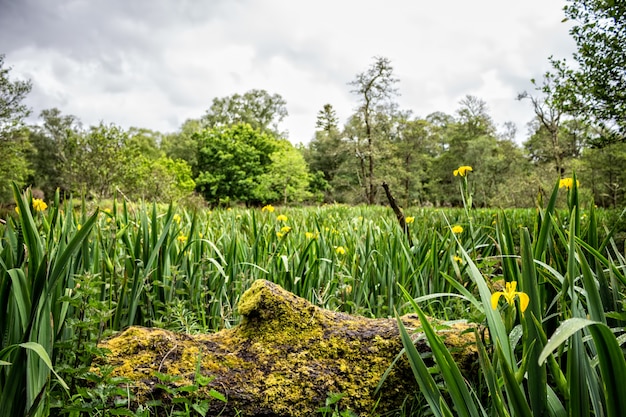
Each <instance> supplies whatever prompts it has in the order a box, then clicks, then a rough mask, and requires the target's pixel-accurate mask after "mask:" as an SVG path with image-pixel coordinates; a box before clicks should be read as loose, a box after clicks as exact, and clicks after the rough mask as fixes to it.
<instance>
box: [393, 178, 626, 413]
mask: <svg viewBox="0 0 626 417" xmlns="http://www.w3.org/2000/svg"><path fill="white" fill-rule="evenodd" d="M572 184H573V185H572V187H571V189H569V190H567V191H566V192H567V205H568V209H567V212H565V214H564V213H563V212H558V211H557V210H556V209H555V203H556V200H557V196H558V193H559V192H561V193H562V192H565V191H564V190H561V191H559V184H556V186H555V188H554V191H553V193H552V196H551V198H550V201H549V202H548V205H547V207H545V208H541V209H539V210H538V211H537V217H536V219H535V222H534V225H533V226H532V229H531V230H532V232H531V230H529V228H521V229H520V231H519V246H518V245H515V244H513V243H512V241H513V236H514V231H513V230H512V228H511V227H510V223H509V222H508V221H507V216H506V215H503V216H498V220H497V222H496V233H495V239H496V241H497V242H498V244H497V248H498V252H499V253H498V255H497V256H498V257H499V258H501V266H502V272H501V276H502V277H503V278H504V279H505V280H506V281H507V282H516V283H517V284H518V288H519V291H520V292H523V293H525V294H526V295H527V296H528V297H529V299H530V303H529V305H528V308H527V309H526V310H525V311H522V307H521V305H520V304H519V303H516V304H509V303H505V304H504V306H501V307H498V310H494V308H493V305H492V294H491V292H490V291H489V286H488V281H489V279H488V278H487V277H485V275H484V274H483V273H481V271H480V270H479V269H478V268H477V267H476V263H475V261H474V259H473V257H472V256H471V255H470V254H469V253H468V252H467V251H466V250H465V249H460V250H461V251H462V252H463V256H464V259H465V260H466V261H467V263H468V268H467V273H468V275H469V277H470V278H471V280H472V281H473V283H474V284H475V285H476V288H477V290H478V291H477V293H475V295H476V297H475V298H474V299H471V300H469V301H470V302H468V304H469V305H473V306H476V305H479V306H480V308H479V310H480V311H481V313H482V314H483V315H484V319H485V321H486V325H487V328H488V330H489V332H488V334H489V337H488V338H487V339H486V340H483V339H481V338H480V337H479V334H478V332H477V333H476V337H477V344H478V352H479V358H480V364H481V370H482V373H483V379H484V381H485V384H484V385H486V386H487V390H488V392H487V394H488V395H482V396H480V397H479V396H474V397H472V396H471V395H470V393H473V392H476V391H477V387H474V386H472V385H470V384H469V383H467V382H466V380H465V379H464V378H463V377H462V376H461V374H460V373H459V372H458V368H457V367H456V365H455V364H454V363H453V362H451V361H450V359H449V355H448V354H447V350H446V348H445V346H444V345H443V344H442V343H441V342H440V340H439V337H438V335H437V334H436V333H435V332H434V331H433V330H432V328H431V327H430V325H429V324H428V322H427V321H426V318H425V317H424V315H423V312H422V308H421V307H420V306H419V305H418V304H419V302H420V301H421V300H420V299H419V298H418V299H416V300H414V299H413V297H412V294H410V292H409V291H406V292H405V296H406V297H407V299H408V300H409V301H410V302H411V304H412V306H413V309H414V310H415V311H416V312H417V313H418V314H419V315H420V317H421V318H422V319H423V332H424V333H425V335H426V337H427V339H428V341H429V343H430V345H431V348H432V349H433V356H434V357H435V360H436V362H437V365H438V369H439V370H440V372H441V377H442V378H443V380H444V381H445V391H447V393H448V394H449V397H448V398H449V399H450V401H451V403H449V402H448V400H446V399H444V398H445V397H444V396H442V394H441V393H440V391H439V390H438V389H434V390H433V389H430V390H426V389H424V390H423V391H424V393H425V395H426V396H427V400H428V402H429V404H430V407H431V409H432V411H433V413H434V414H435V415H465V416H486V415H498V416H512V415H522V416H566V415H567V416H590V415H595V416H612V417H617V416H624V415H626V397H625V396H624V383H626V361H625V359H624V350H623V344H624V342H625V341H626V336H625V332H624V323H626V320H625V319H626V316H625V315H624V312H623V306H624V295H625V293H626V292H625V291H624V285H625V284H626V281H625V280H624V272H625V270H624V267H625V266H626V264H625V263H624V257H623V254H622V253H620V252H619V251H618V250H616V249H617V247H616V245H615V243H614V241H613V240H612V232H613V231H612V230H607V232H606V233H604V238H603V239H602V240H600V239H599V237H598V232H599V227H598V218H597V212H596V210H595V209H594V207H593V206H591V207H590V209H589V212H588V213H589V214H588V216H587V215H586V214H582V209H581V207H580V202H579V200H578V190H577V185H576V179H575V178H573V181H572ZM585 217H588V219H587V222H585V221H584V220H585ZM607 277H610V279H607ZM517 297H518V298H521V297H522V295H520V294H518V295H517ZM469 298H471V295H470V296H469ZM609 318H610V319H609ZM399 324H400V326H401V327H402V323H399ZM401 330H402V336H403V343H404V345H405V349H406V351H407V354H408V357H409V361H410V362H411V364H412V366H413V368H414V370H415V371H416V372H415V376H416V380H417V381H418V383H419V384H420V385H421V386H423V387H428V386H432V376H431V375H430V374H429V373H425V372H423V371H420V370H423V369H424V367H425V365H424V362H423V360H422V358H421V357H420V356H419V355H418V354H417V351H416V350H415V349H414V348H413V341H412V340H411V338H410V337H409V334H408V332H407V331H406V329H404V328H402V329H401ZM520 333H521V338H520V337H519V335H520ZM468 402H469V404H468Z"/></svg>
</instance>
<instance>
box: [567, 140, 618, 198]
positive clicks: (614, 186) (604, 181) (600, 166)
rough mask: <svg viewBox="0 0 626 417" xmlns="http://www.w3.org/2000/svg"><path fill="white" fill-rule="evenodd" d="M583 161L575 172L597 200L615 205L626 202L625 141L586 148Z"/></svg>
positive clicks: (583, 152) (582, 157)
mask: <svg viewBox="0 0 626 417" xmlns="http://www.w3.org/2000/svg"><path fill="white" fill-rule="evenodd" d="M580 162H581V166H580V168H579V169H578V170H577V171H576V176H577V177H578V178H580V182H581V184H582V185H583V186H584V187H585V188H588V189H589V190H591V193H592V194H593V201H594V203H595V204H597V205H599V206H601V207H613V208H617V207H624V206H625V205H626V188H625V185H626V171H624V167H626V142H617V143H611V144H608V145H606V146H604V147H602V148H587V149H584V150H583V151H582V156H581V160H580Z"/></svg>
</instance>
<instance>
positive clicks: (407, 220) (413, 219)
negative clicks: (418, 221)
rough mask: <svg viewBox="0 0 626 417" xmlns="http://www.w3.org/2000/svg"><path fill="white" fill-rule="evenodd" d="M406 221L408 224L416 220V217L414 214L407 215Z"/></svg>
mask: <svg viewBox="0 0 626 417" xmlns="http://www.w3.org/2000/svg"><path fill="white" fill-rule="evenodd" d="M404 221H405V222H406V224H411V223H413V222H414V221H415V217H413V216H406V217H405V218H404Z"/></svg>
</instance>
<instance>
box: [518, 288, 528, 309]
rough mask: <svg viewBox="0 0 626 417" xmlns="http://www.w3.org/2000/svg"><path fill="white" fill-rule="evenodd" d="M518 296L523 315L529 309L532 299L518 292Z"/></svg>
mask: <svg viewBox="0 0 626 417" xmlns="http://www.w3.org/2000/svg"><path fill="white" fill-rule="evenodd" d="M517 296H518V297H519V308H520V310H522V313H523V312H524V310H526V308H528V304H529V303H530V298H529V297H528V294H526V293H525V292H518V293H517Z"/></svg>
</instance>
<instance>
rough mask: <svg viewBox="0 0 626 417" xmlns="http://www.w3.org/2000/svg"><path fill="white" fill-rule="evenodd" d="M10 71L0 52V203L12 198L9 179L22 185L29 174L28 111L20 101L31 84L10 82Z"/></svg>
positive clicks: (28, 90) (27, 82) (18, 81)
mask: <svg viewBox="0 0 626 417" xmlns="http://www.w3.org/2000/svg"><path fill="white" fill-rule="evenodd" d="M10 71H11V68H10V67H5V65H4V55H0V145H1V146H0V147H1V148H2V157H1V158H0V202H7V201H10V200H11V196H12V192H11V181H15V182H17V183H18V184H22V185H23V184H24V181H25V180H26V178H27V176H28V175H29V174H30V168H29V164H28V161H27V157H28V153H29V151H30V143H29V142H28V134H27V131H26V130H25V129H24V119H25V118H26V117H27V116H28V115H29V114H30V110H29V109H28V107H27V106H26V105H25V104H23V101H24V99H25V98H26V95H27V94H28V93H29V92H30V90H31V88H32V85H31V82H30V81H20V80H17V81H11V80H10V78H9V72H10Z"/></svg>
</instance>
